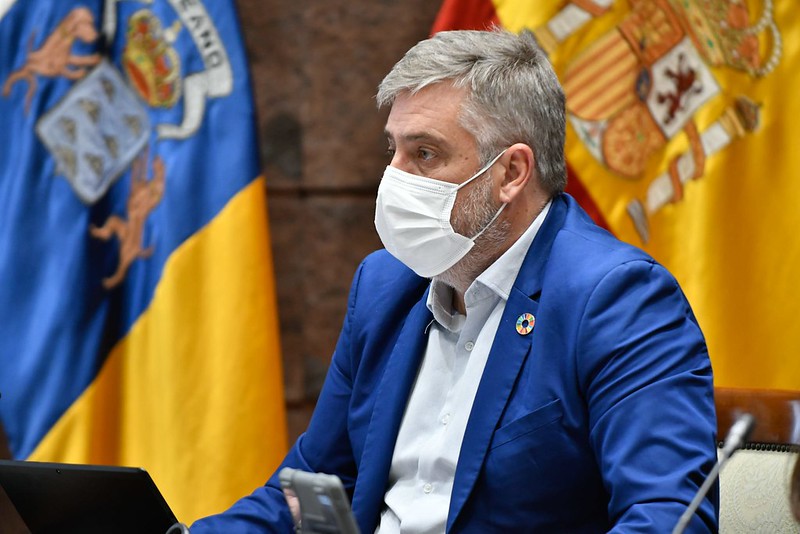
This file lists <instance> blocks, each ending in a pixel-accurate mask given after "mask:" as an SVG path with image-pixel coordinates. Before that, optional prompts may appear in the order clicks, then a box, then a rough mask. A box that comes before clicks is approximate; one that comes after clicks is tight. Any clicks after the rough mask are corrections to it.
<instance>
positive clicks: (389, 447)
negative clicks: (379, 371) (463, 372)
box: [353, 291, 433, 532]
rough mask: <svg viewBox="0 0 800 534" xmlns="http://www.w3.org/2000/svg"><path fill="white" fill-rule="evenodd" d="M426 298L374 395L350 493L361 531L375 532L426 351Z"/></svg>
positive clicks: (405, 328)
mask: <svg viewBox="0 0 800 534" xmlns="http://www.w3.org/2000/svg"><path fill="white" fill-rule="evenodd" d="M427 296H428V291H426V292H425V293H424V294H423V296H422V298H421V299H420V301H419V302H417V304H416V305H415V306H414V307H413V308H412V310H411V312H410V313H409V316H408V318H407V319H406V321H405V324H404V325H403V329H402V331H401V332H400V335H399V336H398V339H397V343H396V344H395V346H394V349H393V350H392V353H391V355H390V356H389V361H388V363H387V364H386V369H385V371H384V373H383V378H382V379H381V382H380V384H379V386H378V390H377V391H376V393H375V406H374V408H373V411H372V417H371V419H370V423H369V429H368V430H367V436H366V438H365V443H364V452H363V454H362V456H361V460H360V462H359V473H358V479H357V480H356V487H355V490H354V493H353V513H354V515H355V516H356V521H357V522H358V524H359V528H360V529H361V531H362V532H372V531H373V530H374V529H375V525H376V524H377V521H378V514H379V512H380V509H381V506H382V503H383V497H384V494H385V493H386V484H387V481H388V479H389V468H390V467H391V461H392V455H393V454H394V444H395V441H396V439H397V433H398V431H399V429H400V422H401V421H402V418H403V413H404V412H405V408H406V404H407V402H408V397H409V395H410V393H411V387H412V385H413V384H414V380H415V379H416V376H417V371H418V370H419V366H420V363H421V361H422V355H423V353H424V350H425V341H426V339H427V336H426V335H425V330H426V328H427V326H428V324H429V323H430V321H431V320H432V319H433V316H432V314H431V312H430V311H429V310H428V308H427V306H426V300H427Z"/></svg>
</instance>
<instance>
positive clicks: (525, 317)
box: [517, 313, 536, 336]
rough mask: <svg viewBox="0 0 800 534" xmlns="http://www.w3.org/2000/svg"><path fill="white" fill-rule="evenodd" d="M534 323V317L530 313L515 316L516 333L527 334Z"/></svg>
mask: <svg viewBox="0 0 800 534" xmlns="http://www.w3.org/2000/svg"><path fill="white" fill-rule="evenodd" d="M534 323H536V318H535V317H534V316H533V315H531V314H530V313H523V314H522V315H520V316H519V317H518V318H517V333H518V334H519V335H521V336H527V335H528V334H530V333H531V330H533V325H534Z"/></svg>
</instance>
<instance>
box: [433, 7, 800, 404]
mask: <svg viewBox="0 0 800 534" xmlns="http://www.w3.org/2000/svg"><path fill="white" fill-rule="evenodd" d="M492 24H499V25H501V26H503V27H505V28H507V29H509V30H511V31H515V32H522V31H527V32H531V33H532V34H533V35H534V36H535V37H536V39H537V40H538V42H539V43H540V44H541V45H542V47H543V48H544V49H545V51H546V52H547V54H548V56H549V57H550V60H551V62H552V63H553V66H554V67H555V70H556V72H557V73H558V75H559V78H560V80H561V82H562V84H563V86H564V90H565V93H566V96H567V114H568V128H567V146H566V155H567V161H568V164H569V167H570V169H571V171H572V172H571V176H570V179H571V180H570V181H571V183H570V186H569V187H570V189H571V190H572V191H573V192H574V193H576V195H575V196H576V197H578V198H579V200H580V201H581V202H582V203H583V204H584V206H585V207H588V208H589V211H592V212H593V215H594V216H595V218H596V219H598V220H599V221H600V222H601V223H602V224H603V225H605V226H607V227H608V228H609V229H610V230H611V231H612V232H613V233H615V234H616V235H617V236H618V237H620V238H621V239H623V240H625V241H628V242H630V243H633V244H635V245H637V246H639V247H642V248H644V249H645V250H646V251H648V252H649V253H650V254H651V255H653V256H654V257H655V258H656V259H657V260H659V261H660V262H661V263H663V264H664V265H665V266H666V267H667V268H669V269H670V270H671V271H672V272H673V274H675V276H676V277H677V278H678V280H679V282H680V283H681V285H682V287H683V288H684V290H685V291H686V293H687V295H688V297H689V300H690V302H691V303H692V306H693V308H694V311H695V313H696V315H697V317H698V320H699V322H700V325H701V326H702V328H703V330H704V332H705V334H706V337H707V340H708V344H709V350H710V354H711V359H712V362H713V365H714V371H715V381H716V384H717V385H718V386H729V387H758V388H776V389H792V390H797V389H800V357H798V354H800V328H798V326H797V317H798V316H800V300H798V299H797V298H796V295H795V287H796V284H797V280H798V278H800V241H798V240H797V239H796V238H795V237H793V235H794V229H795V228H797V227H798V226H799V225H800V210H798V209H797V207H796V205H795V201H798V200H800V180H798V179H797V177H798V176H800V151H798V150H795V149H794V148H793V145H794V143H796V142H798V141H799V140H800V123H798V121H797V120H795V119H794V117H797V116H798V115H800V100H799V99H798V98H797V97H796V95H795V93H794V88H796V87H800V11H798V10H797V9H796V6H795V4H794V3H792V2H773V1H772V0H572V1H564V0H547V1H545V0H542V1H537V2H531V1H529V0H445V2H444V3H443V5H442V7H441V10H440V12H439V16H438V18H437V20H436V22H435V25H434V28H433V31H434V32H436V31H439V30H444V29H459V28H465V29H466V28H470V29H485V28H487V27H489V26H491V25H492Z"/></svg>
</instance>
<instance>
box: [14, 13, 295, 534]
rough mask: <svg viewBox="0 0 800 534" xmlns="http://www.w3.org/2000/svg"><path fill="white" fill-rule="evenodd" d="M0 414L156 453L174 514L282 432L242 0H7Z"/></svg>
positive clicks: (107, 452) (66, 446)
mask: <svg viewBox="0 0 800 534" xmlns="http://www.w3.org/2000/svg"><path fill="white" fill-rule="evenodd" d="M0 126H1V127H0V393H2V398H0V422H2V427H3V429H4V432H5V434H6V436H7V441H8V449H9V452H10V454H11V455H12V456H13V457H14V458H18V459H30V460H41V461H59V462H72V463H90V464H114V465H130V466H140V467H143V468H145V469H147V470H148V471H149V472H150V473H151V475H152V476H153V479H154V480H155V482H156V484H157V485H158V487H159V488H160V490H161V491H162V493H163V494H164V496H165V498H166V500H167V502H168V503H169V504H170V506H171V507H172V509H173V511H174V512H175V514H176V515H177V516H178V518H179V519H180V520H181V521H183V522H185V523H191V522H192V521H194V519H196V518H198V517H201V516H204V515H208V514H211V513H214V512H218V511H221V510H223V509H225V508H227V507H228V506H229V505H230V504H231V503H232V502H233V501H234V500H235V499H236V498H237V497H238V496H240V495H242V494H244V493H247V492H249V491H250V490H251V489H252V487H254V486H256V485H259V484H261V483H263V481H264V480H265V479H266V477H267V476H268V474H269V473H270V472H271V471H272V470H273V469H274V468H275V467H276V466H277V465H278V463H279V461H280V459H281V458H282V457H283V455H284V454H285V451H286V430H285V426H286V425H285V411H284V403H283V391H282V370H281V365H280V346H279V339H278V322H277V316H276V305H275V290H274V281H273V275H272V258H271V255H270V242H269V234H268V227H267V216H266V205H265V204H266V203H265V200H266V198H265V186H264V179H263V178H262V177H260V176H259V162H258V158H257V142H256V135H255V119H254V110H253V104H252V96H251V92H250V79H249V74H248V71H247V63H246V58H245V54H244V45H243V42H242V39H241V36H240V34H239V29H238V21H237V17H236V13H235V10H234V5H233V0H217V1H214V2H206V1H204V0H195V1H192V2H186V1H183V0H147V1H145V0H141V1H136V0H134V1H120V0H82V1H80V2H77V1H73V0H69V1H67V0H63V1H57V2H56V1H47V2H24V1H13V0H12V1H7V2H2V3H0Z"/></svg>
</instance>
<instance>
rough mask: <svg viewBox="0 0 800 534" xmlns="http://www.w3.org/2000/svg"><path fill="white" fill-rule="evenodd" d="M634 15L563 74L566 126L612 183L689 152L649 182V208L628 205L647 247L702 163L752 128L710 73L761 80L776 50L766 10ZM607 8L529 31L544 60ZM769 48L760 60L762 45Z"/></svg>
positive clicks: (751, 119)
mask: <svg viewBox="0 0 800 534" xmlns="http://www.w3.org/2000/svg"><path fill="white" fill-rule="evenodd" d="M629 3H630V11H629V12H627V13H626V14H625V16H624V17H623V18H622V19H621V20H620V21H619V23H618V24H617V25H616V26H615V27H614V28H613V29H611V30H610V31H608V32H607V33H605V34H604V35H602V36H600V37H599V38H597V39H596V40H595V41H594V42H592V43H591V44H590V45H589V46H588V47H587V48H586V49H585V50H584V51H583V52H582V53H581V54H579V55H578V56H577V57H575V58H574V59H573V60H572V61H570V62H569V63H568V65H567V66H566V68H565V70H564V72H563V74H562V78H563V83H564V90H565V93H566V95H567V111H568V113H569V119H570V122H571V123H572V125H573V127H574V128H575V131H576V133H577V134H578V136H579V138H580V140H581V141H582V143H583V145H584V146H585V147H586V149H587V150H588V151H589V152H590V153H591V154H592V156H593V157H594V158H595V159H596V160H597V161H598V162H600V163H602V164H603V165H604V166H605V167H606V168H607V169H609V170H610V171H611V172H612V173H613V174H614V175H616V176H618V177H619V178H622V179H629V180H639V179H642V178H644V177H645V175H647V174H648V173H647V172H646V171H647V170H648V164H649V162H650V160H651V156H652V155H653V154H655V153H657V152H658V151H660V150H662V149H664V148H665V147H666V145H667V144H669V143H670V142H671V141H672V140H673V139H675V138H676V137H678V136H679V135H681V134H683V135H684V136H685V140H686V142H687V143H688V149H687V150H685V151H684V152H682V153H680V154H677V155H675V156H674V157H673V159H672V161H671V163H670V165H669V168H668V169H667V170H666V171H665V172H663V173H661V174H659V175H658V176H657V177H656V178H655V179H653V180H652V181H651V182H650V184H649V186H648V188H647V194H646V197H645V198H642V199H639V198H634V199H632V200H631V201H630V202H629V203H628V214H629V216H630V217H631V219H632V221H633V223H634V226H635V228H636V230H637V232H638V234H639V237H640V238H641V239H642V241H643V242H647V241H648V240H649V237H650V227H649V224H648V216H649V215H651V214H653V213H655V212H657V211H658V210H660V209H661V208H662V207H663V206H664V205H666V204H668V203H671V202H680V200H681V199H682V198H683V195H684V188H685V185H686V184H687V182H689V181H690V180H694V179H698V178H700V177H702V176H703V174H704V165H705V162H706V160H707V159H708V158H710V157H712V156H713V155H714V154H715V153H716V152H718V151H720V150H723V149H724V148H725V147H726V146H728V145H729V144H731V143H732V142H734V140H735V139H737V138H739V137H742V136H744V135H747V133H748V132H751V131H753V130H755V129H756V128H757V127H758V116H759V105H758V104H757V103H756V102H754V101H753V100H752V99H751V98H750V97H749V96H748V95H747V94H731V93H729V92H727V91H726V90H725V89H724V88H722V87H721V86H720V84H719V82H718V81H717V79H716V77H715V74H714V69H718V68H723V69H735V70H738V71H742V72H744V73H746V74H747V75H749V76H752V77H763V76H767V75H768V74H769V73H770V72H771V71H772V70H773V69H774V68H775V67H776V66H777V65H778V62H779V61H780V58H781V53H782V45H781V36H780V32H779V31H778V27H777V25H776V24H775V21H774V18H773V13H772V4H771V2H766V3H765V5H764V8H763V12H762V14H761V16H760V17H759V18H758V20H751V18H750V15H749V11H748V6H747V4H746V0H733V1H728V0H685V1H684V0H680V1H679V0H630V1H629ZM610 6H611V1H610V0H586V1H581V2H572V3H570V4H568V5H567V6H565V7H564V8H563V9H562V10H561V11H559V12H558V14H557V15H556V16H554V17H553V18H552V19H550V21H548V23H547V24H545V25H544V26H542V27H540V28H538V29H537V30H535V32H534V33H535V34H536V36H537V38H538V39H539V40H540V42H541V43H542V44H543V45H544V46H545V48H546V49H549V50H550V51H552V50H554V49H555V48H556V47H557V46H558V44H559V43H560V42H562V41H564V40H566V39H568V38H569V37H570V36H571V35H572V34H573V33H574V32H576V31H577V30H579V29H580V28H582V27H583V26H584V25H587V24H589V23H591V21H592V19H593V18H595V17H599V16H602V15H604V14H606V12H607V11H608V9H609V7H610ZM762 35H767V36H768V37H769V38H770V39H771V42H770V47H769V49H768V50H767V51H766V52H765V53H762V52H761V49H760V45H759V38H760V37H761V36H762ZM715 98H722V99H725V100H726V102H728V105H727V107H726V108H725V110H724V111H723V112H722V113H721V114H720V115H719V116H718V117H717V118H716V120H714V121H713V122H712V123H711V124H709V125H708V126H707V127H706V128H705V129H703V130H702V131H700V130H699V129H698V126H697V121H696V115H697V113H698V111H699V110H701V108H703V106H704V105H705V104H707V103H708V102H709V101H711V100H712V99H715Z"/></svg>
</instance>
